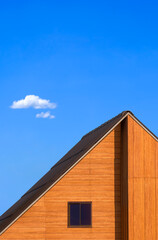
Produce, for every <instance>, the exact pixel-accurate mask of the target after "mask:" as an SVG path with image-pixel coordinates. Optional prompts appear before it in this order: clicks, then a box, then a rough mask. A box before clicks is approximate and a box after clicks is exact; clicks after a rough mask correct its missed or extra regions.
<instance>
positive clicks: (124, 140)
mask: <svg viewBox="0 0 158 240" xmlns="http://www.w3.org/2000/svg"><path fill="white" fill-rule="evenodd" d="M120 168H121V182H120V184H121V185H120V186H121V239H122V240H128V118H126V119H124V120H123V121H122V122H121V167H120Z"/></svg>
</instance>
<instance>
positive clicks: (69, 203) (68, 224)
mask: <svg viewBox="0 0 158 240" xmlns="http://www.w3.org/2000/svg"><path fill="white" fill-rule="evenodd" d="M71 204H80V205H81V204H90V208H91V224H90V225H81V224H80V225H70V205H71ZM67 209H68V215H67V216H68V217H67V220H68V221H67V226H68V228H92V202H85V201H84V202H79V201H77V202H68V204H67ZM80 222H81V215H80Z"/></svg>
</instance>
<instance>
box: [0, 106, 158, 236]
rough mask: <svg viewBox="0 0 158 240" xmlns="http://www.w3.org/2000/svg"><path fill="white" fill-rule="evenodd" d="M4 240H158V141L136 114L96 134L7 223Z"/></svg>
mask: <svg viewBox="0 0 158 240" xmlns="http://www.w3.org/2000/svg"><path fill="white" fill-rule="evenodd" d="M156 160H157V161H156ZM0 239H3V240H26V239H29V240H34V239H38V240H49V239H54V240H59V239H60V240H61V239H62V240H63V239H67V240H79V239H80V240H81V239H83V240H86V239H92V240H93V239H98V240H106V239H107V240H157V239H158V138H157V137H156V136H155V135H154V134H153V133H152V132H151V131H150V130H149V129H148V128H147V127H145V126H144V125H143V124H142V123H141V122H140V121H139V120H138V119H137V118H136V117H135V116H134V115H133V114H132V113H131V112H130V111H125V112H122V113H121V114H119V115H117V116H116V117H114V118H112V119H111V120H109V121H108V122H106V123H104V124H102V125H101V126H99V127H98V128H96V129H94V130H93V131H91V132H89V133H88V134H87V135H85V136H83V137H82V139H81V140H80V141H79V142H78V143H77V144H76V145H75V146H74V147H73V148H72V149H71V150H70V151H69V152H68V153H67V154H66V155H65V156H64V157H63V158H62V159H61V160H60V161H59V162H57V163H56V164H55V165H54V166H53V167H52V168H51V169H50V171H49V172H48V173H47V174H46V175H45V176H43V177H42V178H41V179H40V180H39V181H38V182H37V183H36V184H35V185H34V186H33V187H32V188H31V189H30V190H28V191H27V192H26V193H25V194H24V195H23V196H22V197H21V198H20V199H19V200H18V201H17V202H16V203H15V204H14V205H13V206H12V207H11V208H10V209H9V210H7V211H6V212H5V213H4V214H3V215H2V216H1V217H0Z"/></svg>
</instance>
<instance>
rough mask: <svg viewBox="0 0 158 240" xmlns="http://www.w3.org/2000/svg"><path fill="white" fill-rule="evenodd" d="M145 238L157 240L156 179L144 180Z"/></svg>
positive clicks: (146, 239)
mask: <svg viewBox="0 0 158 240" xmlns="http://www.w3.org/2000/svg"><path fill="white" fill-rule="evenodd" d="M144 210H145V219H144V223H145V225H144V236H145V240H148V239H152V240H155V179H154V178H145V179H144Z"/></svg>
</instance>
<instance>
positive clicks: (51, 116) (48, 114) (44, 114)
mask: <svg viewBox="0 0 158 240" xmlns="http://www.w3.org/2000/svg"><path fill="white" fill-rule="evenodd" d="M36 118H50V119H53V118H55V116H54V115H51V114H50V112H41V113H37V114H36Z"/></svg>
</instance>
